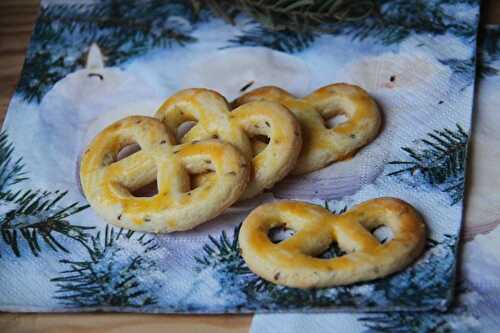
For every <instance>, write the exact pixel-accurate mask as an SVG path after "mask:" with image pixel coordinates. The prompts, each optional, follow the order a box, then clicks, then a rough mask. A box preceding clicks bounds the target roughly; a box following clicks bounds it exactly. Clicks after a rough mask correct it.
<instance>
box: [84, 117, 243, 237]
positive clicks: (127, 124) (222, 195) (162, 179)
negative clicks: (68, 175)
mask: <svg viewBox="0 0 500 333" xmlns="http://www.w3.org/2000/svg"><path fill="white" fill-rule="evenodd" d="M172 142H173V138H172V134H171V133H170V132H169V131H168V129H167V128H166V127H165V126H164V125H163V123H162V122H161V121H159V120H158V119H156V118H151V117H143V116H132V117H128V118H124V119H122V120H120V121H118V122H116V123H114V124H112V125H110V126H108V127H107V128H106V129H104V130H103V131H102V132H101V133H99V134H98V135H97V136H96V138H95V139H94V140H93V141H92V142H91V143H90V146H89V150H88V152H87V153H86V154H85V155H84V156H83V158H82V161H81V167H80V179H81V183H82V188H83V191H84V193H85V196H86V197H87V200H88V201H89V203H90V205H91V206H92V208H93V209H94V210H95V211H96V212H97V213H98V214H99V215H100V216H102V217H103V218H104V219H105V220H106V221H108V222H109V223H112V224H115V225H117V226H120V227H124V228H127V229H132V230H140V231H147V232H171V231H180V230H188V229H191V228H193V227H195V226H197V225H199V224H201V223H204V222H206V221H208V220H210V219H211V218H213V217H215V216H217V215H218V214H220V213H221V212H222V211H223V210H224V209H225V208H227V207H229V206H230V205H231V204H233V203H234V202H235V201H236V200H238V198H239V197H240V196H241V194H242V193H243V192H244V191H245V189H246V186H247V184H248V181H249V178H250V168H249V167H245V165H246V163H247V160H246V158H245V157H244V156H243V155H242V154H241V153H240V152H239V151H238V150H237V149H236V148H235V147H233V146H232V145H230V144H228V143H224V142H221V141H219V140H213V139H210V140H205V141H202V142H201V141H200V142H198V143H197V144H191V143H186V144H182V145H177V146H172ZM134 143H137V144H138V145H139V146H140V150H139V151H137V152H135V153H133V154H131V155H129V156H126V157H124V158H123V159H120V160H117V157H118V153H119V152H120V151H121V150H122V149H123V148H124V147H127V146H129V145H131V144H134ZM198 173H200V174H202V173H209V174H210V177H209V178H208V179H207V180H206V181H205V182H203V183H201V184H197V185H198V186H196V187H195V188H193V186H192V185H193V184H191V182H192V181H191V177H190V175H193V174H198ZM228 174H229V175H230V176H227V175H228ZM154 181H156V182H157V190H158V193H157V194H155V195H153V196H151V197H138V196H134V195H133V194H132V193H134V191H136V190H139V189H142V188H144V187H145V186H147V185H148V184H151V183H153V182H154Z"/></svg>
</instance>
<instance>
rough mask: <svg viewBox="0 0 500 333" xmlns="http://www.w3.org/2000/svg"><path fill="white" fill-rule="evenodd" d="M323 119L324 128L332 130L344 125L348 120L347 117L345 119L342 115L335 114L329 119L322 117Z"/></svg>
mask: <svg viewBox="0 0 500 333" xmlns="http://www.w3.org/2000/svg"><path fill="white" fill-rule="evenodd" d="M323 119H324V120H325V126H326V128H329V129H332V128H335V127H337V126H338V125H340V124H343V123H345V122H346V121H347V120H349V117H347V116H346V115H345V114H343V113H336V114H334V115H332V116H331V117H328V116H323Z"/></svg>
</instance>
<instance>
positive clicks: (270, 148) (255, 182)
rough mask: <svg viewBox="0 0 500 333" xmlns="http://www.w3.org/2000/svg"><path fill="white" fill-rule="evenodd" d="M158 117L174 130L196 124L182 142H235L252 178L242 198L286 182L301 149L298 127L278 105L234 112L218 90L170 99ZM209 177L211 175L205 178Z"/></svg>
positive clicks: (180, 94) (252, 105) (246, 107)
mask: <svg viewBox="0 0 500 333" xmlns="http://www.w3.org/2000/svg"><path fill="white" fill-rule="evenodd" d="M156 117H157V118H158V119H160V120H161V121H162V122H163V123H164V124H165V125H166V126H167V127H168V128H169V129H170V130H171V131H176V130H177V129H178V128H179V127H180V126H181V125H182V124H183V123H185V122H187V121H195V122H196V125H195V126H194V127H192V128H191V129H189V131H188V132H187V133H185V135H184V136H183V137H182V138H181V142H183V143H186V142H193V141H198V140H206V139H210V138H218V139H220V140H223V141H225V142H229V143H231V144H233V145H234V146H236V147H237V148H238V149H239V150H240V151H241V152H242V153H243V154H244V155H245V156H246V157H247V158H248V159H250V160H251V161H252V173H251V179H250V183H249V184H248V188H247V189H246V191H245V192H244V193H243V195H242V197H241V199H242V200H243V199H248V198H251V197H253V196H255V195H257V194H259V193H261V192H262V191H263V190H264V189H268V188H271V187H272V186H273V185H274V184H275V183H276V182H277V181H279V180H281V179H282V178H284V177H285V176H286V175H287V174H288V173H289V172H290V170H291V169H292V168H293V167H294V165H295V163H296V161H297V158H298V156H299V153H300V151H301V146H302V136H301V132H300V125H299V123H298V122H297V120H296V119H295V117H294V116H293V114H292V113H291V112H290V111H288V110H287V109H286V108H285V107H283V106H282V105H280V104H279V103H276V102H268V101H256V102H251V103H247V104H245V105H242V106H240V107H238V108H236V109H234V110H232V111H230V109H229V106H228V103H227V101H226V99H225V98H224V97H223V96H222V95H220V94H218V93H217V92H215V91H212V90H208V89H186V90H182V91H180V92H178V93H176V94H175V95H173V96H171V97H170V98H168V99H167V100H166V101H165V103H163V105H162V106H161V107H160V108H159V109H158V111H157V112H156ZM258 138H264V139H265V140H266V141H268V142H266V143H264V142H263V141H259V140H258ZM252 141H253V143H252ZM209 177H210V174H207V175H205V176H204V178H203V179H205V178H209ZM203 179H201V180H199V181H200V182H202V181H203Z"/></svg>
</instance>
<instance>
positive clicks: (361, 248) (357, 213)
mask: <svg viewBox="0 0 500 333" xmlns="http://www.w3.org/2000/svg"><path fill="white" fill-rule="evenodd" d="M283 226H285V227H287V228H290V229H293V230H294V231H295V234H294V235H293V236H292V237H290V238H288V239H286V240H284V241H282V242H280V243H276V244H275V243H273V242H272V241H271V240H270V239H269V237H268V232H269V230H270V229H272V228H275V227H283ZM380 226H387V227H389V228H390V229H391V231H392V233H393V238H392V239H391V240H389V241H387V242H385V243H383V244H381V243H380V242H379V241H378V240H377V239H376V238H375V237H374V236H373V235H372V234H371V233H370V230H374V229H376V228H378V227H380ZM239 242H240V247H241V251H242V256H243V258H244V259H245V262H246V263H247V264H248V266H249V267H250V269H251V270H252V271H253V272H254V273H256V274H257V275H260V276H261V277H263V278H264V279H266V280H268V281H271V282H274V283H277V284H283V285H286V286H290V287H297V288H313V287H331V286H337V285H345V284H351V283H355V282H360V281H368V280H372V279H376V278H380V277H383V276H386V275H389V274H391V273H394V272H396V271H399V270H401V269H402V268H404V267H405V266H407V265H409V264H410V263H411V262H412V261H413V260H415V259H416V258H417V257H418V256H419V255H420V253H421V252H422V250H423V248H424V245H425V224H424V223H423V221H422V219H421V218H420V216H419V215H418V213H417V212H416V211H415V210H414V209H413V208H412V207H411V206H410V205H408V204H407V203H405V202H403V201H401V200H398V199H392V198H380V199H374V200H370V201H366V202H364V203H362V204H360V205H358V206H356V207H355V208H353V209H351V210H349V211H348V212H346V213H344V214H342V215H333V214H332V213H331V212H329V211H328V210H326V209H324V208H322V207H320V206H316V205H312V204H308V203H304V202H298V201H278V202H274V203H268V204H264V205H262V206H260V207H258V208H256V209H255V210H254V211H252V213H250V215H249V216H248V217H247V218H246V220H245V221H244V222H243V225H242V227H241V230H240V234H239ZM333 242H337V244H338V246H339V248H340V249H341V250H342V251H344V252H346V254H345V255H343V256H340V257H336V258H330V259H321V258H317V257H316V256H318V255H320V254H321V253H323V252H324V251H326V250H327V249H328V248H329V246H330V245H331V244H332V243H333Z"/></svg>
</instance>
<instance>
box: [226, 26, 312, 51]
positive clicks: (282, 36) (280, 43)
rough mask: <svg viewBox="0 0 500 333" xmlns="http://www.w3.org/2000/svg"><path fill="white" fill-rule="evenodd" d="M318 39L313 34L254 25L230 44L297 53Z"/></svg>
mask: <svg viewBox="0 0 500 333" xmlns="http://www.w3.org/2000/svg"><path fill="white" fill-rule="evenodd" d="M315 38H316V34H315V33H313V32H309V31H305V32H297V31H293V30H280V31H273V30H268V29H266V28H264V27H262V26H259V25H255V24H252V26H251V27H250V28H248V29H245V30H243V31H242V32H241V34H239V35H237V36H236V37H235V38H234V39H230V40H229V41H228V42H229V43H230V44H232V45H243V46H261V47H268V48H271V49H273V50H277V51H282V52H287V53H295V52H300V51H302V50H305V49H306V48H308V47H309V46H310V45H311V44H312V43H313V42H314V39H315Z"/></svg>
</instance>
